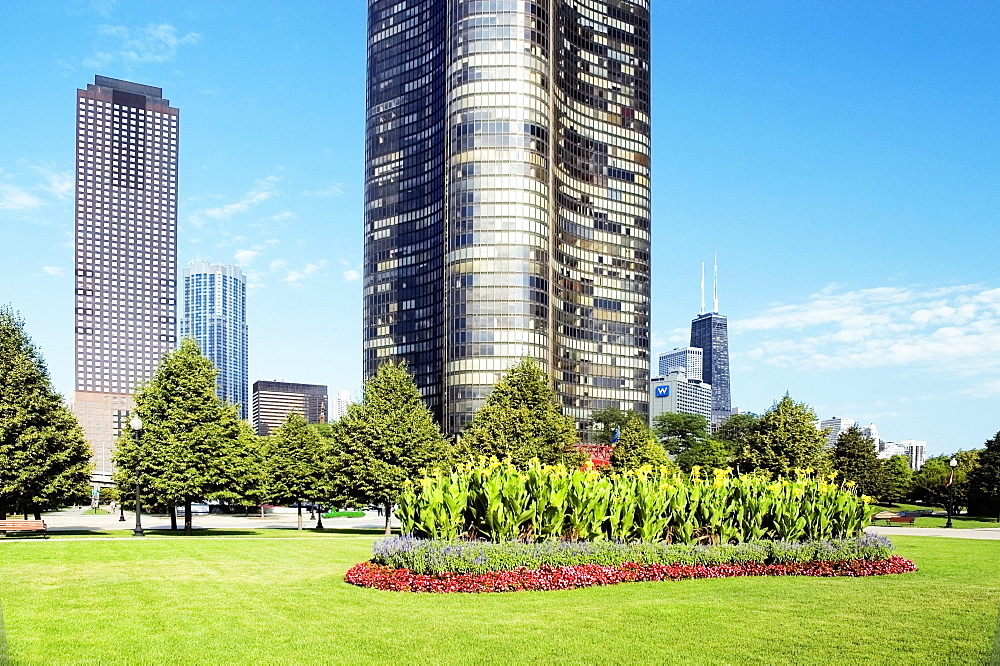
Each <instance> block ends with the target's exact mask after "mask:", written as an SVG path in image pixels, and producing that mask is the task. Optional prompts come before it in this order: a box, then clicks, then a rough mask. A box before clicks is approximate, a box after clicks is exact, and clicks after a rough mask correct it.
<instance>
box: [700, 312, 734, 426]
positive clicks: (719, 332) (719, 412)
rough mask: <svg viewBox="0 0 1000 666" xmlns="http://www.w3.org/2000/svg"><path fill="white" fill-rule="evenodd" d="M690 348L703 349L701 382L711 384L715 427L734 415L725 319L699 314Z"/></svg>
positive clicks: (718, 315)
mask: <svg viewBox="0 0 1000 666" xmlns="http://www.w3.org/2000/svg"><path fill="white" fill-rule="evenodd" d="M691 346H692V347H700V348H701V349H702V350H703V353H704V356H703V360H702V381H703V382H705V383H706V384H711V385H712V419H711V421H712V425H716V426H717V425H719V424H721V423H722V422H723V421H725V420H726V418H728V417H729V415H730V414H731V413H732V411H733V409H732V399H731V398H730V395H729V331H728V324H727V321H726V318H725V317H724V316H723V315H720V314H718V313H716V312H710V313H708V314H701V315H698V316H697V317H696V318H695V319H694V321H692V322H691Z"/></svg>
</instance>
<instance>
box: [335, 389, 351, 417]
mask: <svg viewBox="0 0 1000 666" xmlns="http://www.w3.org/2000/svg"><path fill="white" fill-rule="evenodd" d="M353 402H354V401H353V400H352V399H351V392H350V391H339V392H338V393H337V397H336V399H335V401H334V405H333V410H332V414H331V418H332V419H333V420H335V421H339V420H340V419H342V418H343V417H344V414H346V413H347V408H348V407H350V406H351V404H352V403H353Z"/></svg>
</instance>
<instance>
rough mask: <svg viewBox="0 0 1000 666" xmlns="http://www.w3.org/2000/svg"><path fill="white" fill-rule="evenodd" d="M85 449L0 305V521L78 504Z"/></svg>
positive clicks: (33, 351) (84, 485)
mask: <svg viewBox="0 0 1000 666" xmlns="http://www.w3.org/2000/svg"><path fill="white" fill-rule="evenodd" d="M91 468H92V466H91V462H90V447H89V446H87V443H86V441H84V438H83V430H82V429H81V428H80V426H79V424H77V421H76V417H75V416H74V415H73V413H72V412H71V411H70V410H69V409H68V408H67V407H66V406H65V405H64V404H63V401H62V396H60V395H59V394H58V393H56V392H55V390H54V389H53V388H52V382H51V380H50V379H49V373H48V370H47V369H46V367H45V362H44V361H43V360H42V356H41V354H40V353H39V351H38V349H37V348H36V347H35V346H34V345H33V344H32V342H31V339H30V338H29V337H28V336H27V335H26V334H25V332H24V322H23V320H22V319H21V318H20V317H19V316H17V315H16V314H15V313H14V312H13V311H12V310H11V309H10V308H9V307H7V306H4V307H0V520H2V519H5V518H6V517H7V514H8V513H14V514H17V513H20V514H28V513H33V514H35V517H36V518H41V515H40V514H41V512H42V511H46V510H49V509H54V508H58V507H61V506H65V505H67V504H70V503H73V502H80V501H83V499H84V498H86V496H87V495H88V494H89V492H90V487H89V482H90V473H91Z"/></svg>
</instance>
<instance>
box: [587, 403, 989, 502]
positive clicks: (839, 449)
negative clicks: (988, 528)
mask: <svg viewBox="0 0 1000 666" xmlns="http://www.w3.org/2000/svg"><path fill="white" fill-rule="evenodd" d="M592 418H593V420H594V423H595V425H596V426H597V430H598V433H599V437H600V439H601V440H602V441H603V442H604V443H607V444H610V443H612V441H613V440H614V437H615V433H616V432H617V433H621V435H620V437H621V439H624V438H625V433H626V432H629V433H630V436H631V437H633V438H635V439H642V436H641V435H638V434H636V432H637V431H638V430H639V429H640V427H641V426H642V423H643V421H642V419H641V417H639V416H638V415H637V414H634V413H630V412H622V411H620V410H618V409H616V408H609V409H604V410H600V411H598V412H595V413H594V414H593V417H592ZM647 433H648V435H647V438H651V439H652V440H653V442H654V445H658V446H659V449H660V451H662V452H663V453H664V454H670V456H672V458H673V460H674V462H676V464H677V465H678V466H679V467H680V469H681V470H683V471H685V472H689V471H691V470H692V469H694V468H695V467H698V468H701V469H705V470H712V469H725V468H734V469H736V470H737V471H739V472H741V473H761V474H766V475H768V476H777V475H788V474H789V473H790V472H792V471H793V470H794V469H796V468H800V469H813V470H815V471H816V472H817V473H820V474H827V473H830V472H833V471H835V472H837V473H838V475H839V476H840V478H842V479H843V480H846V481H850V482H853V483H855V484H856V485H857V486H858V489H859V491H860V492H861V493H862V494H865V495H870V496H872V497H876V498H878V500H879V501H881V502H883V503H895V502H899V501H901V500H907V499H908V500H913V501H917V502H923V503H927V504H934V505H937V506H941V505H944V504H945V503H946V502H947V501H949V499H952V500H953V501H954V503H955V505H956V506H966V507H968V508H969V511H970V512H971V513H974V514H976V515H989V516H997V519H998V522H1000V433H997V435H996V436H995V437H993V439H991V440H989V441H987V442H986V444H985V448H984V449H982V450H972V451H958V452H957V453H955V454H953V455H948V456H936V457H934V458H930V459H928V460H927V461H926V463H925V464H924V465H923V467H921V469H920V470H918V471H916V472H913V471H912V470H911V469H910V463H909V460H908V459H907V458H906V457H905V456H901V455H896V456H892V457H890V458H888V459H880V458H878V455H877V453H876V448H875V441H874V440H873V439H872V438H870V437H867V436H865V435H864V434H863V433H862V432H861V430H860V429H858V428H857V427H855V428H851V429H849V430H847V431H845V432H842V433H841V434H840V436H839V437H838V439H837V442H836V444H835V446H834V447H833V448H832V449H831V448H830V447H829V446H828V444H827V434H828V433H827V431H824V430H820V429H819V428H817V427H816V414H815V412H813V410H812V409H810V408H809V407H808V405H806V404H804V403H798V402H795V401H794V400H792V399H791V398H790V397H789V396H788V395H786V396H784V397H783V398H782V399H781V400H779V401H778V402H776V403H775V404H774V406H773V407H772V408H771V409H770V410H768V411H767V412H766V413H765V414H764V415H763V416H756V415H754V414H736V415H733V416H731V417H730V418H728V419H727V420H726V421H725V422H723V423H722V425H721V427H720V428H719V429H718V430H717V431H716V432H714V433H709V426H708V421H707V420H706V419H705V418H704V417H703V416H699V415H696V414H669V413H668V414H660V415H658V416H657V417H656V418H655V419H654V420H653V427H652V428H651V429H649V430H647ZM616 452H617V449H616ZM659 455H661V454H660V453H656V454H655V455H649V456H648V457H649V458H653V457H656V456H659ZM614 458H615V453H612V460H614ZM953 458H954V459H955V460H956V462H957V467H956V468H955V476H954V479H953V483H952V485H951V486H948V485H947V481H948V478H949V476H950V474H951V466H950V461H951V459H953Z"/></svg>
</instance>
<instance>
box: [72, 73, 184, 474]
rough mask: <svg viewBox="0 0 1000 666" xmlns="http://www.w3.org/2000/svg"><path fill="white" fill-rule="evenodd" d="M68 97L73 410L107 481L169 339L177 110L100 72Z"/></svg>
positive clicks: (157, 94) (149, 91)
mask: <svg viewBox="0 0 1000 666" xmlns="http://www.w3.org/2000/svg"><path fill="white" fill-rule="evenodd" d="M76 99H77V102H76V201H75V208H76V210H75V236H76V262H75V263H76V284H75V286H76V299H75V300H76V314H75V324H76V328H75V355H76V359H75V360H76V363H75V367H76V391H75V393H74V410H75V411H76V413H77V416H78V418H79V420H80V422H81V424H82V425H83V428H84V431H85V433H86V436H87V439H88V441H89V442H90V444H91V446H92V447H93V449H94V455H95V460H94V463H95V472H94V476H95V479H98V480H101V481H110V475H111V473H112V469H111V455H112V451H113V447H114V441H115V439H116V438H117V436H118V433H119V431H120V429H121V427H122V425H123V423H124V421H125V419H126V418H127V414H128V412H129V410H130V409H131V408H132V392H133V391H134V390H135V388H136V386H138V385H139V384H140V383H141V382H144V381H146V380H148V379H149V378H150V377H151V376H152V374H153V372H154V370H155V369H156V366H157V365H158V364H159V362H160V359H161V358H162V356H163V355H164V354H166V353H167V352H169V351H170V350H172V349H173V348H174V346H175V344H176V340H175V329H176V319H175V316H176V292H175V289H176V278H177V252H176V249H177V147H178V118H179V114H180V112H179V111H178V109H176V108H173V107H171V106H170V102H169V100H166V99H163V91H162V90H161V89H160V88H154V87H152V86H147V85H142V84H138V83H132V82H129V81H120V80H118V79H110V78H107V77H103V76H98V77H96V78H95V80H94V83H93V84H90V85H88V86H87V89H86V90H77V94H76Z"/></svg>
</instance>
